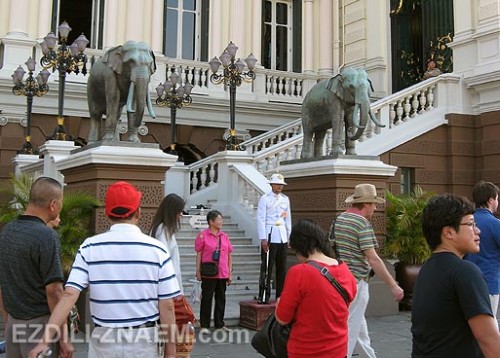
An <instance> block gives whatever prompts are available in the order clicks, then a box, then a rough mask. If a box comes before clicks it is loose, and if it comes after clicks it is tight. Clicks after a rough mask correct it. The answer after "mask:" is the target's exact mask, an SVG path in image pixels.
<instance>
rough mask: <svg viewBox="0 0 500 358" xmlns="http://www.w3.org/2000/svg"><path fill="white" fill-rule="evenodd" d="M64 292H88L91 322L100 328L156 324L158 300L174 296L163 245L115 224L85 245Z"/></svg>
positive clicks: (173, 281)
mask: <svg viewBox="0 0 500 358" xmlns="http://www.w3.org/2000/svg"><path fill="white" fill-rule="evenodd" d="M66 287H73V288H75V289H77V290H80V291H82V290H83V289H85V288H87V287H88V288H89V299H90V312H91V315H92V320H93V321H94V323H96V324H98V325H101V326H103V327H129V326H137V325H141V324H143V323H146V322H148V321H156V320H158V319H159V317H160V315H159V309H158V300H159V299H168V298H172V297H175V296H177V295H179V294H180V290H179V284H178V283H177V280H176V278H175V272H174V267H173V265H172V260H171V258H170V255H169V253H168V251H167V249H166V248H165V246H164V245H163V244H162V243H161V242H160V241H159V240H156V239H153V238H152V237H149V236H147V235H144V234H143V233H142V232H141V230H140V229H139V227H137V226H135V225H132V224H115V225H113V226H111V228H110V230H109V231H107V232H105V233H103V234H99V235H96V236H93V237H90V238H88V239H87V240H85V242H84V243H83V244H82V245H81V246H80V249H79V250H78V253H77V255H76V258H75V262H74V263H73V267H72V269H71V273H70V275H69V278H68V282H67V283H66Z"/></svg>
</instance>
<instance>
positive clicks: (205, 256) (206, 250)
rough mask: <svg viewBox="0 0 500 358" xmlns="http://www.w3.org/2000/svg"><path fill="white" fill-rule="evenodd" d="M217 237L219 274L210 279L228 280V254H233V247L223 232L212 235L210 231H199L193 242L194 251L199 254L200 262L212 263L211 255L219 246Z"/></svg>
mask: <svg viewBox="0 0 500 358" xmlns="http://www.w3.org/2000/svg"><path fill="white" fill-rule="evenodd" d="M219 237H220V257H219V273H218V274H217V276H215V277H212V278H229V254H230V253H232V252H233V245H231V242H230V241H229V237H228V236H227V234H226V233H225V232H224V231H219V232H218V233H216V234H214V233H212V232H211V231H210V229H205V230H202V231H200V232H199V233H198V235H197V236H196V240H195V242H194V250H195V251H196V252H201V262H214V261H213V260H212V254H213V252H214V251H215V250H217V248H218V246H219Z"/></svg>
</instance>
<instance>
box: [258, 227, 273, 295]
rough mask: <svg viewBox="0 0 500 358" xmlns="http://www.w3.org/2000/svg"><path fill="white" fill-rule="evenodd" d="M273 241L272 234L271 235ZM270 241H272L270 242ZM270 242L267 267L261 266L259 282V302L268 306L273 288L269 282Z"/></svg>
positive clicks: (267, 252)
mask: <svg viewBox="0 0 500 358" xmlns="http://www.w3.org/2000/svg"><path fill="white" fill-rule="evenodd" d="M269 239H271V233H269ZM269 241H270V240H269ZM269 241H268V246H267V251H266V261H265V265H261V266H260V280H259V297H258V302H259V303H261V304H268V303H269V300H270V299H271V287H270V284H269V283H270V282H269V281H270V280H269Z"/></svg>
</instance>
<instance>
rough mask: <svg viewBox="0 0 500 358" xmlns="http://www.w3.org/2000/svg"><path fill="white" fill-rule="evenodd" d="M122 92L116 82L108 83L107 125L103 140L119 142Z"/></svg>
mask: <svg viewBox="0 0 500 358" xmlns="http://www.w3.org/2000/svg"><path fill="white" fill-rule="evenodd" d="M119 103H120V91H119V90H118V87H117V85H116V83H114V81H111V80H110V81H108V83H106V125H105V129H104V135H103V136H102V140H110V141H116V142H118V141H119V140H120V137H119V135H118V130H117V127H118V119H119V118H120V113H121V110H122V108H123V106H120V104H119Z"/></svg>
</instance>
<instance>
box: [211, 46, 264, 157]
mask: <svg viewBox="0 0 500 358" xmlns="http://www.w3.org/2000/svg"><path fill="white" fill-rule="evenodd" d="M236 51H238V47H237V46H236V45H235V44H234V43H232V42H229V44H228V45H227V47H226V49H225V50H224V51H223V52H222V54H221V55H220V60H219V59H218V58H217V57H214V58H213V59H211V60H210V62H209V64H210V69H211V71H212V75H211V76H210V81H211V82H212V83H213V84H216V85H219V84H221V83H224V85H226V86H228V87H229V108H230V111H229V119H230V128H229V136H228V138H227V140H226V149H227V150H245V148H244V146H242V145H240V144H239V143H238V138H237V137H236V130H235V128H234V127H235V115H236V103H235V102H236V87H239V86H240V85H241V83H242V82H252V81H253V80H254V79H255V72H253V70H254V68H255V64H256V63H257V59H256V58H255V56H254V55H252V54H250V55H248V57H247V58H246V59H245V62H243V61H242V60H241V59H239V58H238V61H236V60H235V59H236ZM245 63H246V65H247V66H248V71H247V72H243V70H244V68H245ZM220 65H222V67H224V71H223V73H222V74H218V73H217V71H218V70H219V67H220Z"/></svg>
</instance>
